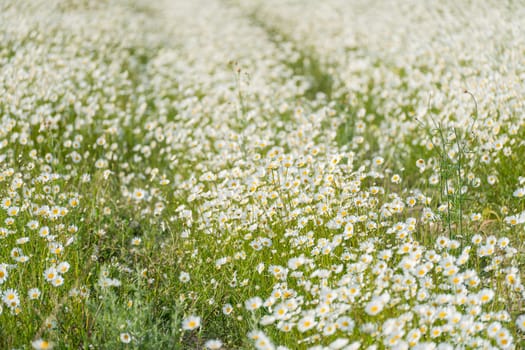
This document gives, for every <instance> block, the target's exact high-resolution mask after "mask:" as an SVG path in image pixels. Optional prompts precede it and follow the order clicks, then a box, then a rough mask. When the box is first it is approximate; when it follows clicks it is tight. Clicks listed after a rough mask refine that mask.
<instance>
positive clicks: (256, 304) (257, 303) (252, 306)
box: [244, 297, 262, 311]
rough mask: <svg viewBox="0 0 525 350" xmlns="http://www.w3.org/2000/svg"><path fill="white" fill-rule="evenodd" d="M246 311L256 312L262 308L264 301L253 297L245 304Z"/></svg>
mask: <svg viewBox="0 0 525 350" xmlns="http://www.w3.org/2000/svg"><path fill="white" fill-rule="evenodd" d="M244 305H245V307H246V310H248V311H255V310H257V309H258V308H260V307H261V306H262V299H261V298H259V297H253V298H250V299H248V300H246V301H245V302H244Z"/></svg>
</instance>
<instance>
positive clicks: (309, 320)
mask: <svg viewBox="0 0 525 350" xmlns="http://www.w3.org/2000/svg"><path fill="white" fill-rule="evenodd" d="M316 324H317V322H316V321H315V319H314V318H313V317H312V316H304V317H303V318H302V319H300V320H299V322H297V330H298V331H299V332H301V333H304V332H306V331H308V330H310V329H312V328H313V327H315V325H316Z"/></svg>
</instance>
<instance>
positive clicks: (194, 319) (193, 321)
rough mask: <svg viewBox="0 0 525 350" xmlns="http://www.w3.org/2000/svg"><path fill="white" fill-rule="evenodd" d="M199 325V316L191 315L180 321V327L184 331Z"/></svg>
mask: <svg viewBox="0 0 525 350" xmlns="http://www.w3.org/2000/svg"><path fill="white" fill-rule="evenodd" d="M200 326H201V318H200V317H199V316H195V315H191V316H189V317H187V318H186V319H184V320H183V321H182V329H184V330H185V331H192V330H194V329H197V328H199V327H200Z"/></svg>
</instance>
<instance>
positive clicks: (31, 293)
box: [27, 288, 41, 300]
mask: <svg viewBox="0 0 525 350" xmlns="http://www.w3.org/2000/svg"><path fill="white" fill-rule="evenodd" d="M40 294H41V293H40V289H38V288H31V289H30V290H28V291H27V296H28V298H29V299H30V300H35V299H38V298H40Z"/></svg>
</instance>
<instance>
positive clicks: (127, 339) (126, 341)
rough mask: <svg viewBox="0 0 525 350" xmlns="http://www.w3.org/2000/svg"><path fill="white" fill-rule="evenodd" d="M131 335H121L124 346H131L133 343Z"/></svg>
mask: <svg viewBox="0 0 525 350" xmlns="http://www.w3.org/2000/svg"><path fill="white" fill-rule="evenodd" d="M131 339H132V338H131V335H130V334H129V333H128V332H123V333H120V341H121V342H122V343H124V344H129V343H130V342H131Z"/></svg>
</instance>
